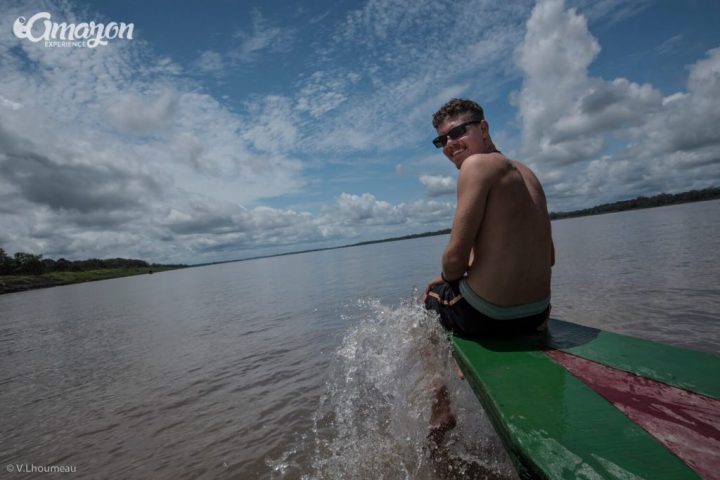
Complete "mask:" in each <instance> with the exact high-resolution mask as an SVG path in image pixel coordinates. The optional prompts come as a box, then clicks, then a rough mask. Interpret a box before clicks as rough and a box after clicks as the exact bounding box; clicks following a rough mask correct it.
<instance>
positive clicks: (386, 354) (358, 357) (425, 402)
mask: <svg viewBox="0 0 720 480" xmlns="http://www.w3.org/2000/svg"><path fill="white" fill-rule="evenodd" d="M355 316H356V317H357V318H355V319H354V320H355V326H354V327H353V328H352V329H351V330H350V331H349V332H348V334H347V335H346V336H345V337H344V339H343V342H342V344H341V346H340V347H339V348H338V350H337V352H336V356H335V361H336V364H335V365H334V368H333V369H332V374H331V378H330V379H329V381H328V384H327V391H326V393H325V394H324V395H323V396H322V397H321V399H320V405H319V407H318V409H317V411H316V413H315V419H314V428H313V435H314V441H313V445H312V447H311V448H312V449H313V452H312V454H311V456H312V471H311V472H310V473H305V474H303V475H302V477H301V478H303V479H305V480H316V479H317V480H319V479H347V480H352V479H367V478H373V479H402V478H405V479H435V478H468V479H471V478H501V479H504V478H515V474H514V471H513V469H512V467H511V465H510V463H509V460H508V459H507V456H506V454H505V453H504V450H503V449H502V446H501V444H500V441H499V439H498V438H497V436H496V435H495V433H494V432H493V430H492V427H491V426H490V424H489V422H488V420H487V418H486V417H485V415H484V414H483V413H482V409H481V408H480V406H479V404H478V402H477V400H476V399H475V397H474V395H473V394H472V392H471V391H470V388H469V386H468V385H467V384H466V383H465V382H461V381H460V380H459V379H458V378H457V376H456V374H455V370H454V363H453V361H452V358H451V355H450V349H449V345H448V343H447V341H446V340H445V339H446V335H445V333H444V332H443V331H442V329H441V328H440V327H439V324H438V322H437V320H436V318H435V316H434V315H432V314H429V313H427V312H426V311H425V310H424V309H423V308H422V307H421V306H420V305H418V304H417V302H415V301H412V300H408V301H405V302H403V304H402V305H400V306H399V307H393V308H391V307H387V306H384V305H382V304H381V303H380V302H378V301H377V300H361V301H359V302H358V305H357V306H356V308H355ZM441 384H445V385H446V386H447V387H448V392H449V396H450V399H451V402H452V404H453V411H454V414H455V415H456V417H457V419H458V422H457V424H458V426H457V427H456V428H455V429H453V430H452V431H451V432H450V433H449V434H448V435H446V436H445V438H444V439H443V440H442V443H441V445H437V447H438V448H437V449H432V448H430V442H429V440H428V432H429V420H430V413H431V409H432V402H433V400H434V395H435V389H434V387H433V386H437V385H441Z"/></svg>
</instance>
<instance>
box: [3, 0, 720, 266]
mask: <svg viewBox="0 0 720 480" xmlns="http://www.w3.org/2000/svg"><path fill="white" fill-rule="evenodd" d="M39 12H48V13H49V14H50V15H51V18H50V19H49V20H48V21H49V22H55V23H58V24H60V23H63V22H64V23H66V24H74V25H75V26H79V25H81V24H82V23H88V22H95V24H103V25H107V26H108V27H109V26H110V24H111V22H115V23H117V24H119V23H121V22H124V23H125V24H132V38H126V37H127V35H126V36H125V37H124V38H113V39H106V42H107V45H97V46H96V47H94V48H89V47H87V46H85V47H83V46H69V47H68V46H64V47H63V46H53V45H52V44H47V43H46V42H45V41H43V40H41V41H38V42H34V41H32V37H33V35H34V37H38V36H40V35H41V34H42V31H43V27H42V22H38V23H36V24H35V27H33V29H32V32H33V35H31V38H26V36H23V35H22V30H18V31H17V32H16V30H17V29H16V27H17V25H20V26H22V25H26V23H27V22H28V19H30V18H31V17H32V16H33V15H35V14H36V13H39ZM20 17H22V18H20ZM718 18H720V2H717V1H716V0H672V1H671V0H658V1H651V0H565V1H563V0H539V1H537V2H532V1H525V0H509V1H506V2H497V1H494V0H467V1H457V0H449V1H445V0H413V1H399V0H367V1H355V0H352V1H350V0H340V1H324V0H321V1H312V2H310V1H304V2H303V1H300V2H280V1H276V0H270V1H262V2H261V1H223V0H215V1H211V2H190V1H173V2H170V1H152V2H148V1H144V0H143V1H138V0H128V1H123V2H104V1H97V2H93V1H85V2H81V1H54V2H45V1H30V0H23V1H3V2H2V4H0V80H1V81H0V248H3V249H4V250H5V251H6V252H8V253H11V254H12V253H14V252H16V251H23V252H30V253H35V254H43V255H44V256H45V257H49V258H55V259H57V258H61V257H64V258H67V259H83V258H90V257H97V258H110V257H130V258H142V259H145V260H148V261H152V262H182V263H188V264H197V263H205V262H214V261H224V260H233V259H242V258H248V257H253V256H258V255H268V254H277V253H285V252H291V251H298V250H304V249H312V248H322V247H332V246H338V245H345V244H349V243H356V242H360V241H367V240H376V239H382V238H388V237H394V236H402V235H409V234H416V233H422V232H428V231H435V230H440V229H445V228H449V227H450V224H451V221H452V215H453V213H454V208H455V203H456V201H455V183H456V179H457V171H456V170H455V168H454V166H453V165H452V164H451V163H450V162H449V161H447V159H445V158H444V157H443V156H442V153H441V151H440V150H437V149H435V148H434V146H433V145H432V143H431V140H432V138H433V137H434V136H435V135H436V132H435V131H434V130H433V128H432V115H433V113H434V112H435V111H436V110H437V109H438V108H439V107H440V106H441V105H442V104H443V103H445V102H446V101H448V100H449V99H451V98H453V97H462V98H470V99H473V100H475V101H477V102H478V103H480V104H481V105H482V106H483V108H484V109H485V113H486V118H487V119H488V122H489V124H490V133H491V135H492V138H493V140H494V142H495V144H496V145H497V147H498V148H499V149H500V150H502V151H503V153H504V154H506V155H507V156H508V157H510V158H513V159H515V160H519V161H521V162H523V163H526V164H527V165H528V166H530V167H531V168H532V169H533V170H534V171H535V173H536V174H537V176H538V177H539V179H540V181H541V182H542V184H543V186H544V188H545V192H546V195H547V198H548V205H549V208H550V210H551V211H568V210H574V209H578V208H585V207H590V206H593V205H597V204H600V203H606V202H610V201H616V200H625V199H630V198H635V197H637V196H640V195H646V196H649V195H654V194H657V193H661V192H667V193H677V192H681V191H685V190H691V189H702V188H706V187H711V186H718V185H720V128H718V125H719V124H720V29H718V28H717V19H718ZM19 21H20V23H18V22H19ZM18 32H19V33H20V36H18V35H16V33H18ZM56 40H57V39H56Z"/></svg>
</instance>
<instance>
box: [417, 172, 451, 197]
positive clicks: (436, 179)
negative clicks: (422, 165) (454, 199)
mask: <svg viewBox="0 0 720 480" xmlns="http://www.w3.org/2000/svg"><path fill="white" fill-rule="evenodd" d="M420 183H422V184H423V186H424V187H425V190H426V191H427V193H428V195H430V196H431V197H439V196H441V195H450V194H453V193H455V180H454V179H453V178H452V177H443V176H432V175H422V176H420Z"/></svg>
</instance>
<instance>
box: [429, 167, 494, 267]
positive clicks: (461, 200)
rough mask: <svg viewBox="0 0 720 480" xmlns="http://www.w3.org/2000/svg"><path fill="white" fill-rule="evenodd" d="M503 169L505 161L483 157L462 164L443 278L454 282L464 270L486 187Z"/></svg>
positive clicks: (488, 186)
mask: <svg viewBox="0 0 720 480" xmlns="http://www.w3.org/2000/svg"><path fill="white" fill-rule="evenodd" d="M507 167H508V165H507V164H506V161H504V160H502V159H497V158H492V157H486V156H483V155H473V156H471V157H468V158H467V159H466V160H465V161H464V162H463V165H462V168H461V169H460V176H459V177H458V188H457V195H458V198H457V210H456V211H455V217H454V219H453V224H452V231H451V233H450V241H449V242H448V244H447V247H446V248H445V252H444V253H443V257H442V271H443V274H444V275H445V278H446V279H448V280H456V279H458V278H460V277H462V276H463V274H464V273H465V271H466V270H467V268H468V264H469V261H470V254H471V252H472V249H473V245H474V244H475V238H476V237H477V234H478V231H479V230H480V225H481V224H482V221H483V216H484V213H485V204H486V202H487V196H488V193H489V192H490V187H491V186H492V184H493V182H494V181H495V180H496V179H497V178H498V176H499V175H500V174H501V173H502V171H503V169H504V168H507Z"/></svg>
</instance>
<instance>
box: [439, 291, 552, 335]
mask: <svg viewBox="0 0 720 480" xmlns="http://www.w3.org/2000/svg"><path fill="white" fill-rule="evenodd" d="M459 284H460V281H459V280H455V281H453V282H443V283H441V284H438V285H435V286H433V288H432V289H430V293H428V296H427V297H426V298H425V308H426V309H428V310H433V311H435V312H437V313H439V314H440V324H441V325H442V326H443V328H444V329H445V330H450V331H452V332H454V333H456V334H458V335H461V336H464V337H487V336H509V335H514V334H518V333H528V332H533V331H535V330H536V329H537V327H539V326H540V325H542V324H543V322H544V321H545V320H547V319H548V317H549V316H550V306H548V307H547V309H545V311H543V312H541V313H538V314H535V315H531V316H528V317H522V318H513V319H510V320H496V319H494V318H491V317H488V316H487V315H485V314H483V313H480V312H478V311H477V310H475V309H474V308H473V307H472V306H471V305H470V304H469V303H468V302H467V300H465V298H463V296H462V293H460V287H459Z"/></svg>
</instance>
